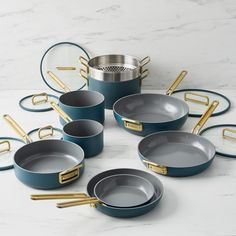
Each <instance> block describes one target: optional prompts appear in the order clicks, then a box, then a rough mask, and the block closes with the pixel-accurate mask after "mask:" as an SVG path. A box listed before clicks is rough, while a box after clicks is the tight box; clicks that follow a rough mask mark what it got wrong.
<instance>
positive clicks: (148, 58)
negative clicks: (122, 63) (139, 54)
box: [140, 56, 151, 68]
mask: <svg viewBox="0 0 236 236" xmlns="http://www.w3.org/2000/svg"><path fill="white" fill-rule="evenodd" d="M150 60H151V59H150V57H149V56H147V57H144V58H143V59H142V60H141V61H140V65H141V68H143V67H144V66H145V65H147V64H148V63H149V62H150Z"/></svg>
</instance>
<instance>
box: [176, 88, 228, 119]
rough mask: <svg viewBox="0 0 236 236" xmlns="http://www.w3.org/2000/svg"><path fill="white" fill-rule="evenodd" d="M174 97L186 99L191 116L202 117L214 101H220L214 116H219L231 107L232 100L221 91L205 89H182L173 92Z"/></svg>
mask: <svg viewBox="0 0 236 236" xmlns="http://www.w3.org/2000/svg"><path fill="white" fill-rule="evenodd" d="M171 96H173V97H176V98H179V99H181V100H184V101H185V102H186V103H187V104H188V106H189V116H192V117H200V116H201V115H202V114H203V113H204V111H205V110H206V106H208V105H209V104H210V103H211V102H212V101H214V100H217V101H219V106H218V107H217V108H216V110H215V111H214V112H213V114H212V116H218V115H221V114H223V113H225V112H226V111H228V110H229V108H230V105H231V103H230V100H229V99H228V98H227V97H225V96H224V95H222V94H220V93H216V92H214V91H210V90H203V89H181V90H176V91H174V92H173V93H172V95H171Z"/></svg>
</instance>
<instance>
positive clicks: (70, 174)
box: [59, 164, 83, 184]
mask: <svg viewBox="0 0 236 236" xmlns="http://www.w3.org/2000/svg"><path fill="white" fill-rule="evenodd" d="M81 167H83V164H80V165H77V166H75V167H73V168H70V169H67V170H64V171H62V172H60V173H59V183H60V184H65V183H69V182H71V181H73V180H75V179H77V178H79V176H80V168H81Z"/></svg>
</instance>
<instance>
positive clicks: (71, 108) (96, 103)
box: [47, 71, 105, 125]
mask: <svg viewBox="0 0 236 236" xmlns="http://www.w3.org/2000/svg"><path fill="white" fill-rule="evenodd" d="M47 73H48V75H49V76H50V78H51V79H52V80H53V81H54V82H55V83H56V84H57V85H58V86H59V87H60V88H62V89H63V90H64V91H65V93H64V94H63V95H61V96H60V97H59V107H60V108H61V109H62V110H63V111H65V112H66V113H67V114H68V115H69V116H70V117H71V119H73V120H78V119H88V120H95V121H98V122H99V123H101V124H103V123H104V120H105V98H104V96H103V95H102V94H101V93H99V92H96V91H87V90H77V91H71V90H70V88H69V87H68V86H67V85H66V84H65V83H64V82H63V81H62V80H61V79H60V78H59V77H58V76H57V75H55V73H53V72H51V71H48V72H47ZM60 123H61V124H62V125H64V124H65V123H66V122H65V121H64V119H63V118H61V117H60Z"/></svg>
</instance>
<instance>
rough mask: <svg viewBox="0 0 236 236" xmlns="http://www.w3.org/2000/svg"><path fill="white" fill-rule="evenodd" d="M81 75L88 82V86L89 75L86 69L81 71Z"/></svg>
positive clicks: (87, 83)
mask: <svg viewBox="0 0 236 236" xmlns="http://www.w3.org/2000/svg"><path fill="white" fill-rule="evenodd" d="M80 75H81V76H82V78H84V79H85V80H86V85H87V86H88V85H89V79H88V74H87V72H86V71H85V70H84V69H80Z"/></svg>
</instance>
